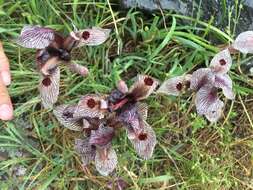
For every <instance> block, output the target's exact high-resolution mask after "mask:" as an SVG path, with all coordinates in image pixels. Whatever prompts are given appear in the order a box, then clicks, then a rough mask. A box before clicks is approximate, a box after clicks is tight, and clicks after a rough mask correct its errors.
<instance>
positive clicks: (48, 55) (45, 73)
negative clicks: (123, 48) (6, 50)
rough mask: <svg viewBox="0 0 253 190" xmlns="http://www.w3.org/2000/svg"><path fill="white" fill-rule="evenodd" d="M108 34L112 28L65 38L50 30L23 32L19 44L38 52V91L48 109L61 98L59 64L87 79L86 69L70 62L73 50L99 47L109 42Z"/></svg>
mask: <svg viewBox="0 0 253 190" xmlns="http://www.w3.org/2000/svg"><path fill="white" fill-rule="evenodd" d="M109 33H110V30H109V29H101V28H98V27H93V28H92V29H85V30H81V31H75V32H71V33H70V34H69V35H68V36H66V37H64V36H62V35H61V34H59V33H57V32H56V31H55V30H53V29H51V28H45V27H40V26H30V25H28V26H25V27H24V28H23V29H22V31H21V34H20V36H19V37H18V39H17V41H16V42H17V44H19V45H21V46H23V47H26V48H35V49H37V53H36V63H37V67H38V70H39V72H40V74H41V79H40V84H39V91H40V96H41V101H42V105H43V106H44V107H45V108H52V107H53V104H54V103H55V102H56V101H57V99H58V95H59V83H60V69H59V67H58V66H59V64H60V63H63V64H64V65H66V66H68V67H69V69H70V70H71V71H73V72H76V73H78V74H80V75H82V76H86V75H87V74H88V69H87V68H86V67H84V66H82V65H78V64H75V63H72V62H71V51H72V49H74V48H76V47H81V46H84V45H88V46H94V45H100V44H102V43H103V42H105V41H106V39H107V38H108V37H109Z"/></svg>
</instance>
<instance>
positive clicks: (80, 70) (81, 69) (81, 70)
mask: <svg viewBox="0 0 253 190" xmlns="http://www.w3.org/2000/svg"><path fill="white" fill-rule="evenodd" d="M68 67H69V69H70V70H71V71H72V72H74V73H77V74H79V75H81V76H84V77H85V76H87V75H88V74H89V70H88V69H87V67H85V66H82V65H79V64H76V63H70V64H68Z"/></svg>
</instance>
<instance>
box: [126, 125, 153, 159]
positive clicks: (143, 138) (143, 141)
mask: <svg viewBox="0 0 253 190" xmlns="http://www.w3.org/2000/svg"><path fill="white" fill-rule="evenodd" d="M141 123H142V125H143V132H142V133H141V134H139V135H136V134H134V133H133V132H132V131H130V130H127V136H128V139H129V140H130V141H131V143H132V144H133V146H134V149H135V150H136V152H137V154H138V155H139V156H140V157H142V158H143V159H149V158H151V157H152V155H153V151H154V148H155V145H156V135H155V132H154V130H153V129H152V127H151V126H150V125H149V124H148V123H147V122H146V121H144V120H143V121H142V122H141Z"/></svg>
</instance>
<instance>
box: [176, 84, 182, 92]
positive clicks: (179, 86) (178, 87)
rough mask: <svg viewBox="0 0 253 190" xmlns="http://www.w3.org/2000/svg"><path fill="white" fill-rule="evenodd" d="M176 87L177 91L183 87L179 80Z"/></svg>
mask: <svg viewBox="0 0 253 190" xmlns="http://www.w3.org/2000/svg"><path fill="white" fill-rule="evenodd" d="M176 88H177V90H178V91H181V90H182V88H183V84H182V83H181V82H179V83H177V85H176Z"/></svg>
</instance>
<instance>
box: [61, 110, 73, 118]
mask: <svg viewBox="0 0 253 190" xmlns="http://www.w3.org/2000/svg"><path fill="white" fill-rule="evenodd" d="M63 116H64V117H67V118H73V113H71V112H68V111H67V112H63Z"/></svg>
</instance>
